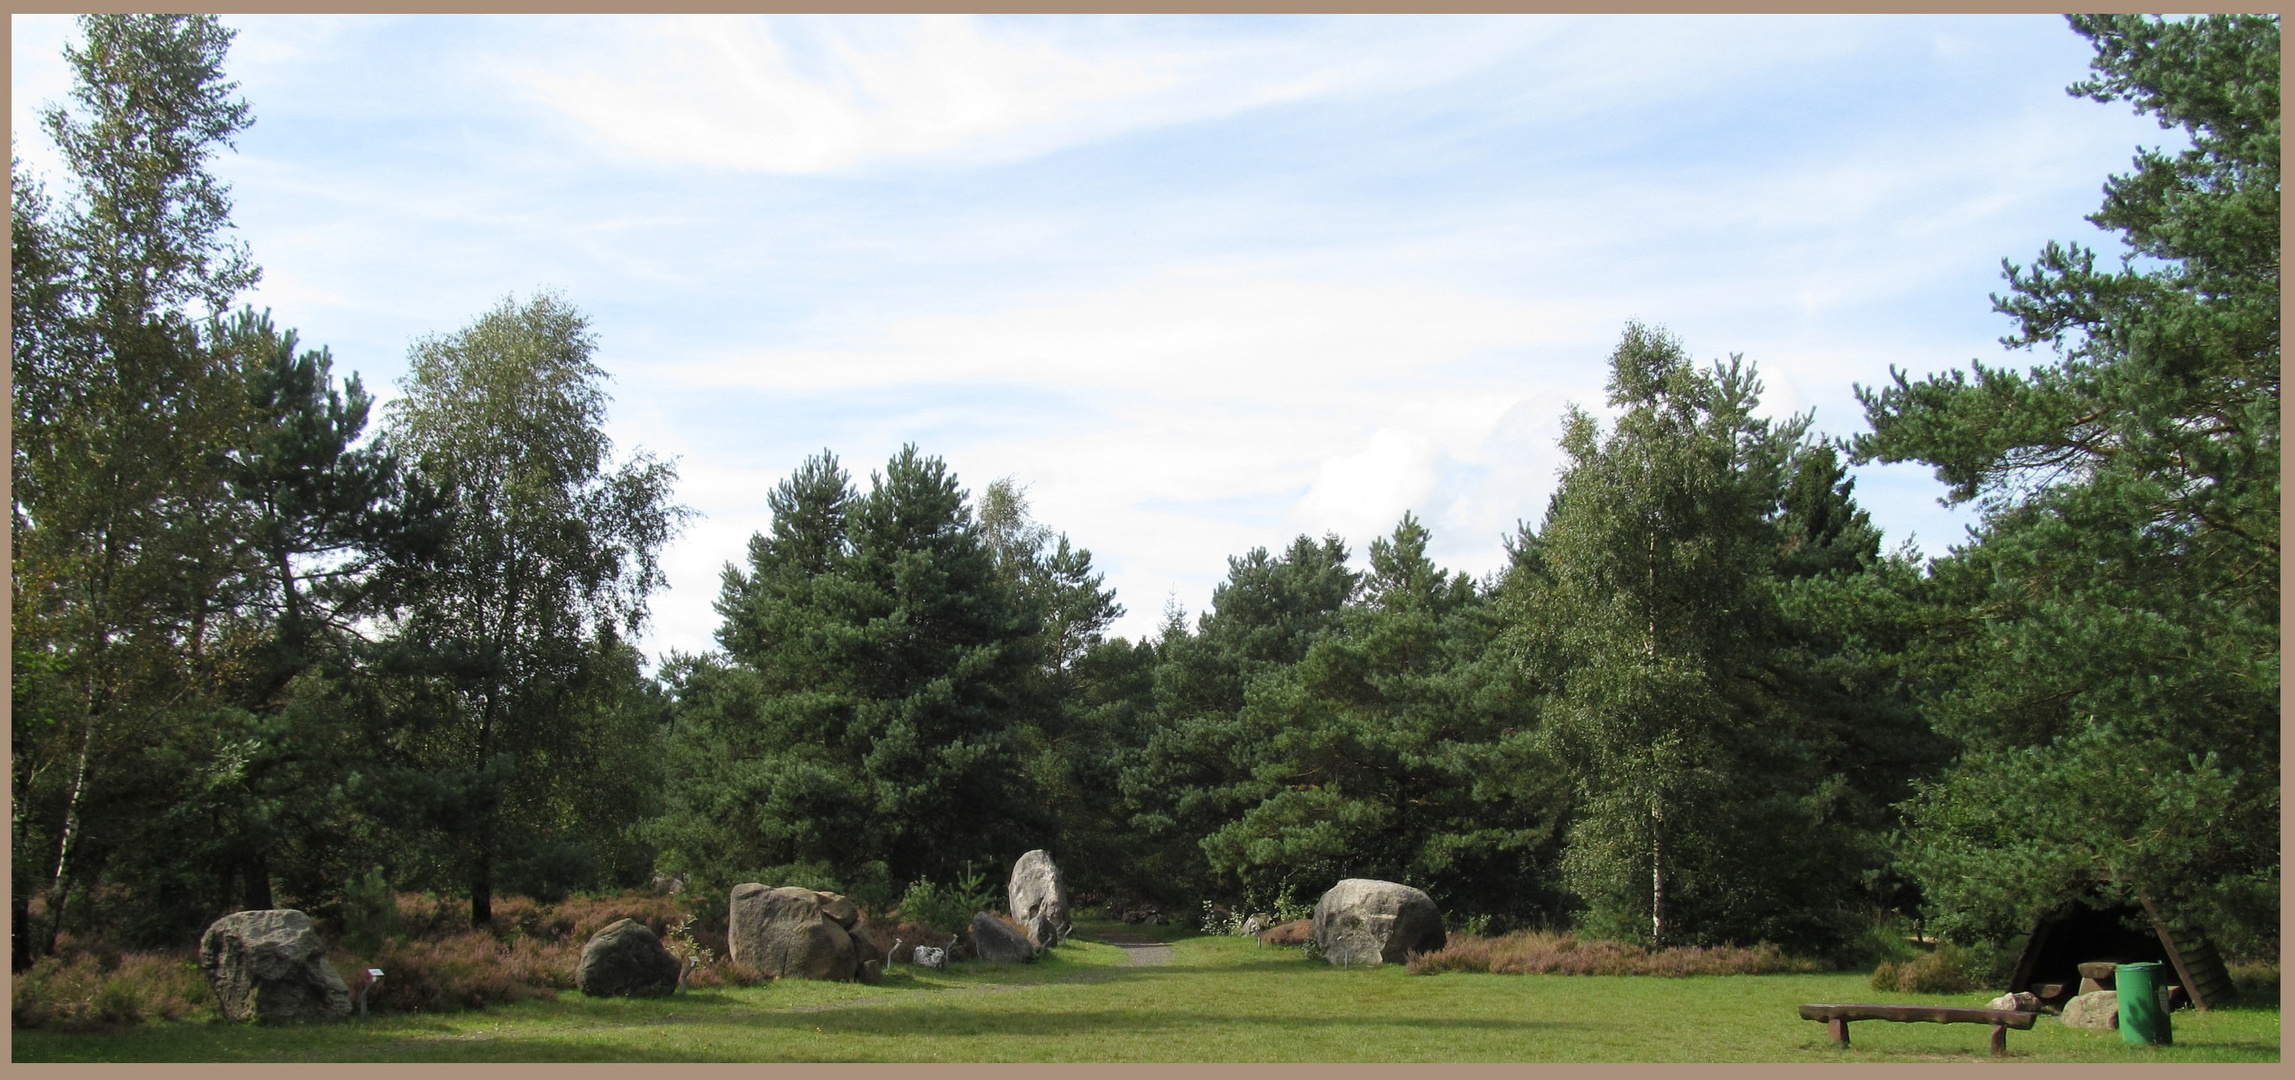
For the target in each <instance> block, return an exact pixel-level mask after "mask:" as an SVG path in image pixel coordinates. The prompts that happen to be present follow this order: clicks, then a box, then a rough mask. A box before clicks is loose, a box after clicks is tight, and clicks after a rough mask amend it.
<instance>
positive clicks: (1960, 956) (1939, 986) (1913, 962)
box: [1871, 943, 2013, 994]
mask: <svg viewBox="0 0 2295 1080" xmlns="http://www.w3.org/2000/svg"><path fill="white" fill-rule="evenodd" d="M2002 959H2003V957H2002V953H2001V951H2000V950H1999V949H1997V948H1994V947H1993V946H1991V945H1987V944H1981V943H1980V944H1976V945H1954V944H1950V943H1946V944H1943V945H1939V946H1937V947H1936V948H1935V949H1933V950H1931V951H1929V952H1927V953H1923V954H1921V955H1919V956H1916V957H1913V958H1912V959H1910V960H1905V961H1885V962H1883V963H1882V964H1881V965H1880V966H1879V967H1877V968H1874V969H1873V977H1872V980H1871V981H1872V987H1873V989H1875V990H1894V991H1896V992H1897V993H1900V994H1965V993H1968V992H1969V991H1972V990H1982V989H1985V988H1986V987H1990V986H1997V985H2000V984H2001V983H2004V982H2005V981H2006V979H2005V978H2004V976H2005V974H2006V972H2004V971H2002V970H2001V966H2002ZM2009 959H2013V958H2012V957H2011V958H2009Z"/></svg>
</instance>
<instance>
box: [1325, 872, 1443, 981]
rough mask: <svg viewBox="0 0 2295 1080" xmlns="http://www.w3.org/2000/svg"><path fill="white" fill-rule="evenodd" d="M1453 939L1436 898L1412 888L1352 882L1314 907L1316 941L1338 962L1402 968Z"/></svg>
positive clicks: (1333, 889)
mask: <svg viewBox="0 0 2295 1080" xmlns="http://www.w3.org/2000/svg"><path fill="white" fill-rule="evenodd" d="M1449 940H1450V936H1449V935H1448V934H1446V933H1444V932H1443V929H1442V913H1441V912H1440V911H1438V910H1436V909H1435V906H1434V900H1433V898H1432V897H1429V896H1427V894H1425V893H1423V892H1420V891H1418V890H1417V889H1414V888H1411V887H1410V886H1408V885H1397V884H1395V883H1394V882H1392V881H1373V880H1371V879H1369V878H1348V879H1346V880H1345V881H1341V882H1339V883H1338V884H1336V885H1333V886H1331V889H1330V891H1329V892H1326V893H1324V894H1323V898H1322V899H1321V900H1319V901H1317V902H1316V903H1315V943H1316V944H1317V945H1319V946H1321V947H1322V950H1323V958H1324V959H1326V960H1329V961H1330V962H1331V963H1333V964H1340V965H1346V964H1399V963H1402V962H1403V958H1404V957H1405V956H1407V955H1408V954H1410V953H1414V952H1432V951H1434V950H1436V949H1439V948H1442V947H1443V945H1444V944H1445V943H1446V942H1448V941H1449Z"/></svg>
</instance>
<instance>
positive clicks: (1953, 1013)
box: [1801, 1005, 2040, 1057]
mask: <svg viewBox="0 0 2295 1080" xmlns="http://www.w3.org/2000/svg"><path fill="white" fill-rule="evenodd" d="M2039 1018H2040V1014H2039V1013H2028V1012H2018V1011H2016V1010H2014V1009H1956V1008H1948V1007H1945V1006H1941V1005H1803V1006H1801V1019H1803V1020H1823V1021H1825V1022H1826V1024H1827V1025H1828V1026H1830V1027H1831V1029H1832V1032H1833V1041H1834V1042H1835V1043H1838V1044H1840V1045H1842V1046H1847V1045H1849V1021H1851V1020H1893V1021H1895V1022H1897V1023H1900V1024H1990V1025H1992V1056H1993V1057H2007V1056H2008V1029H2009V1028H2015V1029H2016V1030H2018V1031H2030V1030H2032V1022H2033V1021H2034V1020H2037V1019H2039Z"/></svg>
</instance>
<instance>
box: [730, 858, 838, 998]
mask: <svg viewBox="0 0 2295 1080" xmlns="http://www.w3.org/2000/svg"><path fill="white" fill-rule="evenodd" d="M859 921H860V909H859V908H856V907H855V906H853V902H852V901H851V900H847V899H846V898H844V897H842V896H839V895H837V894H836V893H825V892H816V891H814V890H812V889H800V888H795V887H788V886H785V887H782V888H779V889H768V888H766V887H765V886H763V885H759V884H757V883H756V882H750V883H748V884H745V885H736V886H734V887H733V905H732V912H731V915H730V918H728V920H727V924H726V931H725V939H726V951H727V952H729V953H731V954H732V958H733V962H734V963H737V964H746V965H748V966H749V967H751V968H755V969H756V970H758V971H760V972H763V973H764V974H767V975H770V976H773V977H774V978H784V977H788V976H795V977H797V978H800V979H827V980H832V981H836V982H847V981H850V980H851V979H852V978H853V977H854V976H855V974H856V973H857V971H858V969H859V957H858V956H857V950H856V949H855V948H854V947H853V934H852V929H853V927H854V925H855V924H856V923H858V922H859Z"/></svg>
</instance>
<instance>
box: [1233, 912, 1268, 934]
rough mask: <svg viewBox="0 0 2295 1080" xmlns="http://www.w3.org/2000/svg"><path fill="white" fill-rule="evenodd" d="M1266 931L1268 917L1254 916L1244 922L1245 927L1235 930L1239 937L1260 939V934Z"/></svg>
mask: <svg viewBox="0 0 2295 1080" xmlns="http://www.w3.org/2000/svg"><path fill="white" fill-rule="evenodd" d="M1265 929H1267V916H1265V915H1253V916H1251V917H1250V918H1248V919H1245V920H1243V925H1241V926H1238V927H1236V928H1235V934H1236V936H1237V937H1258V936H1259V932H1260V931H1262V930H1265Z"/></svg>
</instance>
